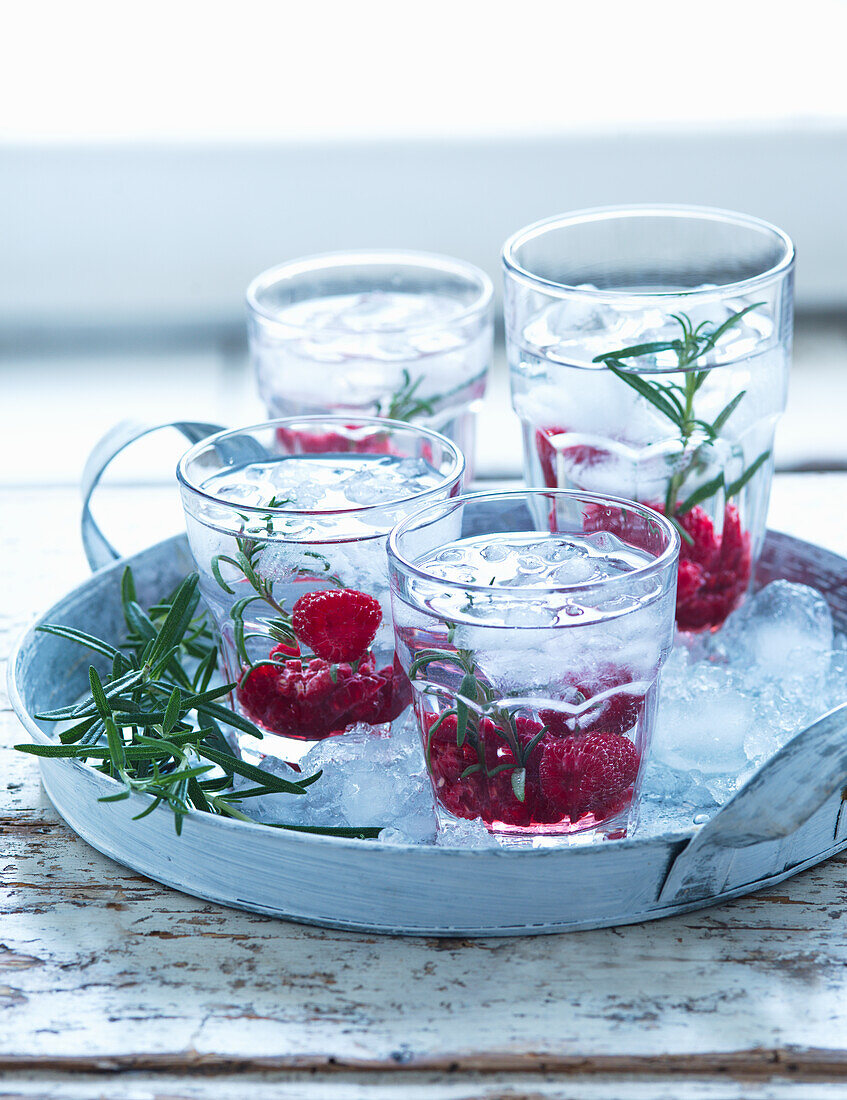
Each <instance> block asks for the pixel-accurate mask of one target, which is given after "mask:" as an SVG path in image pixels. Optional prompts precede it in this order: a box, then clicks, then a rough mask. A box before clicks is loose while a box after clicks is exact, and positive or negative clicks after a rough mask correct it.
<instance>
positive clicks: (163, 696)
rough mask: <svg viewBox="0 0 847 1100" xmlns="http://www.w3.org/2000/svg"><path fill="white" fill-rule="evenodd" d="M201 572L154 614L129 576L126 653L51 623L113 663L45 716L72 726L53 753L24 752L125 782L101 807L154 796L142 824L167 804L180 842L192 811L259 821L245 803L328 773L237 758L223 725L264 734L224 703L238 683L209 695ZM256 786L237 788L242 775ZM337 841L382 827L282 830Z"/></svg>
mask: <svg viewBox="0 0 847 1100" xmlns="http://www.w3.org/2000/svg"><path fill="white" fill-rule="evenodd" d="M197 580H198V578H197V574H196V573H192V574H191V575H190V576H189V577H187V578H186V579H185V580H184V581H183V582H182V584H181V585H179V587H178V588H177V590H176V591H175V592H174V593H173V595H172V596H170V597H169V598H168V599H166V600H162V601H160V602H159V603H157V604H155V605H154V606H153V607H151V608H149V609H148V610H147V611H146V612H145V611H144V610H143V609H142V608H141V607H140V606H139V604H138V602H137V598H136V589H135V582H134V579H133V575H132V570H131V569H129V568H127V569H126V570H125V571H124V574H123V578H122V582H121V603H122V607H123V613H124V619H125V621H126V625H127V630H128V634H127V637H126V640H125V642H124V645H123V647H121V648H118V647H116V646H114V645H112V644H111V643H110V642H106V641H104V640H103V639H100V638H96V637H94V636H93V635H91V634H87V633H85V632H84V631H81V630H77V629H74V628H73V627H66V626H59V625H49V624H48V625H44V626H41V627H39V628H38V629H39V630H40V631H42V632H43V633H45V634H53V635H55V636H57V637H59V638H65V639H66V640H68V641H70V642H73V643H75V644H77V645H81V646H84V647H85V648H87V649H90V650H91V651H92V652H94V653H97V654H99V655H100V656H101V657H105V658H107V659H108V660H109V661H110V662H111V667H110V668H109V670H108V672H106V673H105V674H104V675H101V674H100V673H99V672H98V671H97V669H96V668H95V667H94V666H93V665H92V666H90V668H89V687H90V689H91V690H90V693H89V694H88V695H86V696H85V698H84V699H82V700H81V701H79V702H76V703H72V704H70V705H69V706H66V707H60V708H58V709H56V710H52V711H48V712H45V713H43V714H37V715H36V716H35V717H36V718H38V719H39V720H40V721H44V722H56V723H62V724H65V725H66V728H65V729H63V730H62V732H61V733H60V734H59V738H58V743H56V744H52V745H31V744H26V745H16V746H15V748H16V749H18V750H19V751H21V752H25V753H31V754H32V755H34V756H41V757H51V758H56V757H65V758H71V759H75V760H81V761H86V762H89V763H91V764H92V765H93V766H94V767H96V768H97V770H98V771H101V772H103V773H104V774H106V775H110V776H112V777H113V778H114V779H117V780H118V782H119V783H120V784H121V788H122V789H121V790H120V791H119V792H118V793H117V794H114V795H107V796H105V797H103V798H101V799H100V801H101V802H116V801H120V800H123V799H126V798H129V796H130V795H131V794H132V793H138V794H146V795H149V796H150V802H149V805H147V806H146V807H145V808H144V809H143V810H142V811H141V813H139V814H137V815H136V819H137V818H141V817H146V816H147V814H149V813H152V812H153V811H154V810H155V809H157V807H159V806H160V805H165V806H167V807H168V808H169V809H170V810H171V811H172V813H173V815H174V825H175V828H176V832H177V834H179V833H180V832H181V830H182V822H183V819H184V817H185V815H186V814H187V813H189V812H190V811H191V810H199V811H201V812H203V813H211V814H217V815H221V816H226V817H231V818H237V819H239V820H242V821H250V820H252V819H251V818H249V817H248V816H247V815H246V814H244V813H242V811H241V810H240V809H239V805H240V803H241V802H243V801H244V800H245V799H248V798H255V797H258V796H261V795H265V794H290V795H305V794H306V793H307V789H308V788H309V787H310V786H311V785H312V784H313V783H314V782H316V781H317V780H318V779H319V777H320V775H321V773H320V772H317V773H316V774H315V775H311V776H307V777H304V778H302V779H301V778H299V777H298V778H297V779H296V780H293V779H292V780H287V779H283V778H281V777H280V776H277V775H273V774H271V773H270V772H266V771H264V770H263V769H262V768H259V767H256V766H254V765H252V764H248V763H247V762H246V761H244V760H241V759H240V758H239V757H237V756H235V755H234V753H233V751H232V749H231V748H230V746H229V744H228V742H227V740H226V738H225V737H224V734H223V731H222V728H221V727H229V728H231V729H235V730H239V731H240V732H242V733H247V734H251V735H253V736H255V737H257V738H261V737H262V732H261V731H260V730H259V729H258V728H257V727H256V726H254V725H253V723H252V722H249V721H248V720H247V719H246V718H243V717H242V716H241V715H239V714H237V713H235V712H234V711H232V710H230V709H229V708H228V707H226V706H222V705H221V704H220V703H219V702H218V701H217V700H219V699H221V698H222V697H223V696H225V695H228V694H229V693H230V692H231V691H232V689H233V688H234V686H235V685H234V684H224V685H222V686H219V687H210V686H209V685H210V683H211V679H212V676H213V674H214V671H215V668H216V666H217V647H216V646H215V644H214V639H213V635H212V631H211V629H210V627H209V625H208V620H207V617H206V614H205V612H202V611H200V612H199V613H198V604H199V599H200V594H199V591H198V588H197ZM236 775H237V776H240V777H241V778H244V779H248V780H250V781H251V782H252V783H253V786H251V787H248V788H245V789H241V790H236V789H235V788H234V787H233V782H234V778H235V776H236ZM274 827H278V828H284V829H293V830H296V831H305V832H319V833H328V834H329V835H332V836H350V837H361V838H368V837H375V836H377V835H378V833H379V829H378V828H352V827H351V828H346V827H339V828H323V827H319V826H297V825H280V826H274Z"/></svg>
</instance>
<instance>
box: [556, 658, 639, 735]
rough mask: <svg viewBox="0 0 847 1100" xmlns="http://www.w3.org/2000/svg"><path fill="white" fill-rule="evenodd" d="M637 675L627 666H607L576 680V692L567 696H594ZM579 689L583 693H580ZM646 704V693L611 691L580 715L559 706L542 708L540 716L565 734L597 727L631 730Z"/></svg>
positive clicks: (608, 730)
mask: <svg viewBox="0 0 847 1100" xmlns="http://www.w3.org/2000/svg"><path fill="white" fill-rule="evenodd" d="M632 679H633V676H632V673H631V672H630V671H629V669H625V668H604V669H600V670H598V672H597V674H596V675H595V676H593V677H591V678H590V679H589V678H587V677H583V678H582V679H581V680H580V681H579V683H577V684H575V685H574V687H575V692H574V693H571V694H570V695H569V697H568V698H567V701H568V702H569V703H574V702H578V701H580V697H581V699H582V700H589V699H594V697H595V696H597V695H600V694H602V693H603V692H606V691H609V690H611V689H612V688H616V687H623V685H624V684H628V683H630V682H631V680H632ZM576 692H578V693H579V694H578V695H577V694H576ZM643 704H644V696H643V694H642V695H632V694H629V693H627V692H620V693H619V694H617V695H610V696H609V697H608V698H606V699H600V700H598V702H597V703H596V704H595V705H594V706H591V707H589V708H588V710H586V711H585V712H584V713H583V714H581V715H580V716H579V718H573V719H572V718H569V717H568V716H567V715H566V714H564V713H563V712H562V711H559V710H548V709H545V710H541V711H539V714H538V717H539V718H540V719H541V721H542V722H543V723H544V724H545V725H546V726H548V727H549V728H550V732H551V733H554V734H557V735H560V736H564V735H565V734H568V733H574V732H576V731H577V730H578V731H579V732H581V733H589V732H592V731H594V730H602V731H603V732H604V733H626V732H627V730H631V729H632V727H633V726H634V725H635V723H636V722H637V721H638V718H639V715H640V714H641V708H642V706H643Z"/></svg>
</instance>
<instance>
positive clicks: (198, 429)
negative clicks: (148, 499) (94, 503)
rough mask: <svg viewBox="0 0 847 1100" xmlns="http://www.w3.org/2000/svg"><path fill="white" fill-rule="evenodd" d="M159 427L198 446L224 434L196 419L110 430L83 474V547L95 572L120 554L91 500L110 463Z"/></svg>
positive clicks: (131, 422)
mask: <svg viewBox="0 0 847 1100" xmlns="http://www.w3.org/2000/svg"><path fill="white" fill-rule="evenodd" d="M160 428H176V430H177V431H179V432H182V434H183V435H184V436H185V438H186V439H187V440H188V441H189V443H199V442H200V440H201V439H205V438H206V436H208V435H213V434H214V433H215V432H219V431H221V427H220V425H219V424H204V423H202V422H199V421H193V420H174V421H171V422H169V423H166V424H145V423H142V422H141V421H137V420H122V421H121V422H120V423H119V424H116V425H115V426H114V428H111V429H110V430H109V431H108V432H106V434H105V435H104V436H103V438H102V439H101V440H100V441H99V443H97V444H95V446H94V449H93V450H92V452H91V454H90V455H89V456H88V460H87V462H86V463H85V469H84V470H83V474H82V486H81V487H82V518H81V528H82V545H83V548H84V550H85V556H86V558H87V559H88V564H89V565H90V566H91V569H92V570H95V571H96V570H97V569H102V568H103V566H104V565H109V564H110V563H111V562H113V561H116V560H117V559H118V558H119V557H120V554H119V553H118V551H117V550H116V549H115V547H114V546H113V545H112V544H111V543H110V542H109V540H108V539H107V538H106V536H105V535H104V534H103V532H102V531H101V530H100V527H99V526H98V524H97V521H96V520H95V519H94V516H93V515H92V514H91V497H92V495H93V493H94V490H95V489H96V488H97V486H98V485H99V483H100V479H101V478H102V476H103V474H104V473H105V472H106V470H107V469H108V467H109V464H110V463H111V462H112V460H113V459H114V458H116V457H117V456H118V455H119V454H120V453H121V451H123V450H125V449H126V448H127V447H129V446H130V444H132V443H135V442H136V441H137V440H139V439H141V438H143V437H144V436H145V435H150V433H151V432H157V431H159V429H160Z"/></svg>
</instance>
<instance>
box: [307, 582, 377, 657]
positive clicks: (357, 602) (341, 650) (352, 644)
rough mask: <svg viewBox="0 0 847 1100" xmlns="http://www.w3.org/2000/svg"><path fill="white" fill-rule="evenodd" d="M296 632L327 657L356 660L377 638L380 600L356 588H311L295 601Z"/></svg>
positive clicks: (319, 654) (316, 651)
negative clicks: (314, 590) (324, 589)
mask: <svg viewBox="0 0 847 1100" xmlns="http://www.w3.org/2000/svg"><path fill="white" fill-rule="evenodd" d="M291 621H292V626H293V627H294V633H295V634H296V635H297V637H298V638H299V639H300V641H301V642H305V644H306V645H308V646H311V648H312V649H313V650H314V651H315V653H316V654H317V655H318V657H323V659H324V660H325V661H355V660H357V659H358V658H359V657H361V656H362V654H363V653H364V652H365V651H366V650H367V648H368V646H369V645H370V644H371V642H372V641H373V639H374V635H375V634H376V632H377V628H378V627H379V624H380V622H381V621H382V609H381V608H380V606H379V601H378V600H375V599H374V598H373V596H368V595H367V594H366V593H365V592H357V591H356V589H354V588H338V589H330V590H329V591H327V592H309V593H307V594H306V595H305V596H301V597H300V599H299V600H298V601H297V602H296V603H295V604H294V607H293V611H292V619H291Z"/></svg>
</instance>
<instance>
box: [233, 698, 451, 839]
mask: <svg viewBox="0 0 847 1100" xmlns="http://www.w3.org/2000/svg"><path fill="white" fill-rule="evenodd" d="M262 766H263V767H266V768H268V769H269V770H272V771H274V772H275V773H276V774H285V776H286V778H289V779H290V778H292V777H293V778H294V779H295V780H296V778H297V777H296V773H293V772H292V770H291V769H290V768H288V766H287V765H286V764H283V763H282V762H280V761H277V760H274V759H273V758H272V757H266V758H265V761H264V762H263V764H262ZM300 768H301V769H302V770H301V773H300V776H301V778H302V777H303V776H308V775H312V774H314V773H315V772H317V771H319V770H320V771H322V773H323V774H322V775H321V777H320V779H318V780H317V781H316V782H315V783H314V784H313V785H312V786H310V787H309V788H308V793H307V794H306V795H263V796H262V797H260V798H251V799H247V800H245V802H244V803H243V811H244V813H247V814H248V815H249V816H251V817H254V818H256V819H257V820H261V821H266V822H274V821H275V822H280V823H285V824H292V825H336V826H337V825H341V826H386V827H388V826H391V825H393V824H394V823H395V822H396V821H398V820H401V819H404V818H408V817H413V816H426V815H427V814H431V813H432V789H431V786H430V782H429V777H428V776H427V774H426V767H425V764H424V758H423V749H422V747H421V742H420V736H419V734H418V732H417V726H416V724H415V722H414V719H413V717H412V716H411V715H410V716H409V717H408V719H407V720H406V721H404V720H402V719H401V720H399V721H398V722H396V723H395V729H394V730H393V731H392V734H391V735H390V736H382V737H381V736H377V735H375V734H374V733H373V731H372V730H371V728H370V727H369V726H367V725H359V726H354V727H352V729H350V730H348V731H347V732H346V733H344V734H341V735H340V736H339V737H329V738H327V739H326V740H325V741H319V742H318V743H317V744H316V745H315V746H314V748H312V749H310V750H309V752H308V753H307V754H306V755H305V756H304V757H303V758H302V760H301V761H300ZM280 769H282V771H280Z"/></svg>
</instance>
